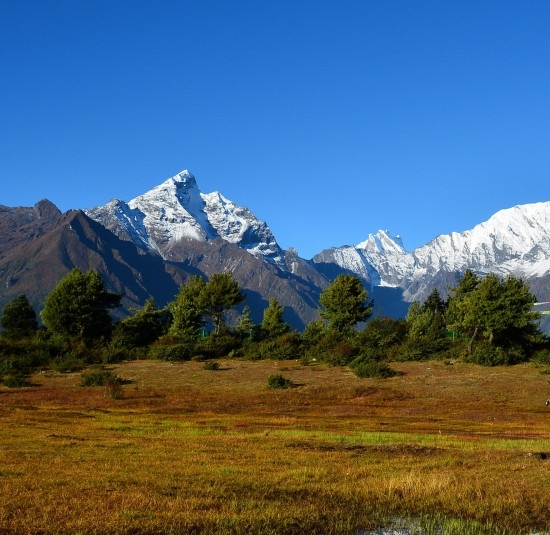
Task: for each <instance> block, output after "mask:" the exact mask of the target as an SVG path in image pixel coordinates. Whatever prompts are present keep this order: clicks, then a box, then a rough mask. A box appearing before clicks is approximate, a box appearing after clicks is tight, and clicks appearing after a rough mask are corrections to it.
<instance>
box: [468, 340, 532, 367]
mask: <svg viewBox="0 0 550 535" xmlns="http://www.w3.org/2000/svg"><path fill="white" fill-rule="evenodd" d="M464 360H465V361H466V362H473V363H475V364H480V365H481V366H507V365H513V364H519V363H520V362H525V361H526V360H527V358H526V355H525V351H524V350H522V348H520V347H508V348H504V347H499V346H495V345H492V344H483V345H480V346H478V347H476V348H475V350H474V352H473V353H472V354H470V355H468V356H467V357H466V358H465V359H464Z"/></svg>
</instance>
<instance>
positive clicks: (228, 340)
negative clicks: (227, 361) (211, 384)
mask: <svg viewBox="0 0 550 535" xmlns="http://www.w3.org/2000/svg"><path fill="white" fill-rule="evenodd" d="M239 344H240V342H239V339H238V338H237V337H235V336H232V335H230V334H219V335H215V334H211V335H210V336H208V337H206V338H204V339H203V340H199V341H198V342H197V343H196V345H195V353H197V354H198V355H202V356H203V357H205V358H207V359H218V358H222V357H226V356H227V355H229V353H231V351H233V350H234V349H236V348H238V347H239Z"/></svg>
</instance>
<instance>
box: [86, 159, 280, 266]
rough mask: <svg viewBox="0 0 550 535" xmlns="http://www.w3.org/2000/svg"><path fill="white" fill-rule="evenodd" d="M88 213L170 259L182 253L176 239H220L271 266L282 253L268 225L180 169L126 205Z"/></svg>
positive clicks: (108, 205) (188, 172)
mask: <svg viewBox="0 0 550 535" xmlns="http://www.w3.org/2000/svg"><path fill="white" fill-rule="evenodd" d="M88 214H89V215H90V216H91V217H92V218H94V219H96V220H98V221H100V222H103V224H105V223H107V222H108V223H109V228H110V229H111V230H115V232H116V229H117V228H118V229H119V231H121V230H122V231H123V232H119V234H120V235H123V234H124V235H125V236H126V237H130V239H131V240H132V241H134V243H136V244H137V245H139V246H140V247H144V248H146V249H152V250H154V251H156V252H158V253H159V254H160V255H161V256H163V257H164V258H170V259H171V260H174V259H176V258H179V256H180V255H182V254H183V250H181V246H180V245H178V244H179V243H180V242H181V241H182V240H196V241H207V240H214V239H218V238H221V239H222V240H224V241H227V242H229V243H232V244H235V245H237V246H238V247H240V248H242V249H245V250H247V251H248V252H250V253H251V254H253V255H254V256H259V257H262V258H264V259H266V260H268V261H270V262H273V263H275V264H280V263H282V262H283V257H282V251H281V249H280V247H279V246H278V244H277V242H276V240H275V237H274V236H273V234H272V233H271V231H270V230H269V227H268V226H267V224H266V223H264V222H263V221H260V220H259V219H258V218H256V217H255V216H254V214H252V213H251V212H250V210H248V209H247V208H245V207H242V206H238V205H236V204H235V203H233V202H231V201H230V200H228V199H226V198H225V197H224V196H223V195H222V194H221V193H219V192H213V193H207V194H204V193H202V192H201V190H200V189H199V187H198V185H197V181H196V179H195V177H194V176H193V174H192V173H191V172H190V171H188V170H184V171H181V172H180V173H178V174H177V175H175V176H173V177H170V178H168V179H167V180H165V181H164V182H163V183H162V184H160V185H158V186H156V187H154V188H153V189H151V190H149V191H147V192H146V193H144V194H142V195H139V196H138V197H136V198H134V199H132V200H131V201H130V202H128V203H118V204H117V205H114V204H107V205H106V206H104V207H99V208H95V209H94V210H91V211H89V212H88Z"/></svg>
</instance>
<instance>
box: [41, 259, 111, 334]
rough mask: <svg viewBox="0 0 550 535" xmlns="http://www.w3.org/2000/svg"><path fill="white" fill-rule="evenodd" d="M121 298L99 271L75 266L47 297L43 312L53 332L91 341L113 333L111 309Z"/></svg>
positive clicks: (43, 316) (49, 328)
mask: <svg viewBox="0 0 550 535" xmlns="http://www.w3.org/2000/svg"><path fill="white" fill-rule="evenodd" d="M120 299H121V296H120V295H117V294H111V293H109V292H108V291H107V289H106V288H105V285H104V284H103V281H102V280H101V276H100V275H99V273H98V272H97V271H94V270H89V271H86V272H85V273H82V272H81V271H80V270H79V269H78V268H74V269H73V270H71V271H70V272H69V273H68V274H67V275H66V276H65V277H64V278H63V279H61V281H60V282H59V283H58V284H57V286H56V287H55V288H54V289H53V290H52V291H51V293H50V294H49V295H48V296H47V297H46V300H45V302H44V309H43V310H42V312H41V314H40V315H41V317H42V321H43V322H44V325H45V326H46V328H47V329H48V330H49V331H51V332H52V333H54V334H59V335H62V336H67V337H78V338H79V339H81V340H83V341H85V342H90V341H92V340H98V339H100V338H101V337H104V336H108V335H109V334H110V328H111V317H110V316H109V312H108V311H109V310H110V309H112V308H115V307H117V306H119V304H120Z"/></svg>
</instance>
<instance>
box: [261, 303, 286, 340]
mask: <svg viewBox="0 0 550 535" xmlns="http://www.w3.org/2000/svg"><path fill="white" fill-rule="evenodd" d="M283 312H284V307H283V306H281V305H280V304H279V302H278V301H277V299H275V298H271V299H270V300H269V305H268V306H267V308H266V309H265V310H264V316H263V320H262V324H261V330H262V335H263V336H264V337H265V338H271V339H273V338H277V337H278V336H281V335H283V334H286V333H287V332H289V331H290V325H289V324H288V323H287V322H286V321H285V320H284V319H283Z"/></svg>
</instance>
